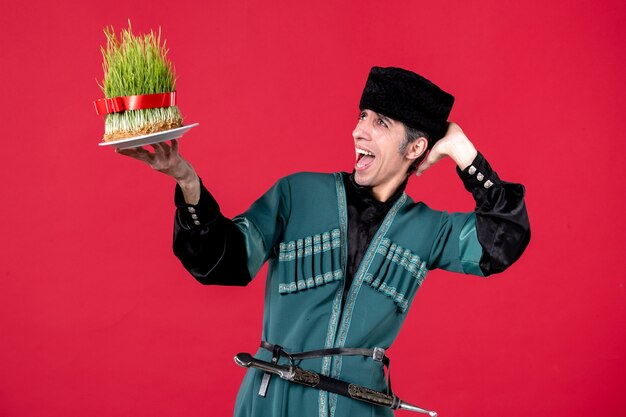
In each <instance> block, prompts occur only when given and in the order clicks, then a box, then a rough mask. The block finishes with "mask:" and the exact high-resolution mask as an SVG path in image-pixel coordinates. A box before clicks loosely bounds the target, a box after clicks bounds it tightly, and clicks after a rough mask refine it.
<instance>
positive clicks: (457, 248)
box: [428, 212, 484, 277]
mask: <svg viewBox="0 0 626 417" xmlns="http://www.w3.org/2000/svg"><path fill="white" fill-rule="evenodd" d="M482 254H483V248H482V246H481V245H480V242H479V241H478V235H477V234H476V215H475V214H474V213H447V212H443V213H441V220H440V223H439V230H438V232H437V237H436V239H435V242H434V244H433V247H432V250H431V253H430V257H429V259H430V265H429V266H428V268H429V269H436V268H441V269H445V270H446V271H453V272H461V273H464V274H471V275H478V276H481V277H482V276H484V274H483V272H482V271H481V269H480V258H481V257H482Z"/></svg>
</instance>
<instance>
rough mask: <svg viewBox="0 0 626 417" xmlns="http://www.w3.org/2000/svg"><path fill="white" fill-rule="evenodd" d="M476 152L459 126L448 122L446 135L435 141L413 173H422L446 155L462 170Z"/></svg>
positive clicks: (470, 161)
mask: <svg viewBox="0 0 626 417" xmlns="http://www.w3.org/2000/svg"><path fill="white" fill-rule="evenodd" d="M477 154H478V151H477V150H476V148H475V147H474V145H472V142H470V140H469V139H468V138H467V136H465V133H463V130H462V129H461V127H460V126H459V125H457V124H456V123H454V122H450V123H448V130H447V131H446V135H445V136H444V137H443V138H441V139H439V140H438V141H437V142H436V143H435V145H434V146H433V147H432V149H431V150H430V152H429V153H428V155H427V156H426V158H425V159H424V161H423V162H422V163H421V164H420V165H419V166H418V167H417V171H415V175H418V176H419V175H422V174H423V173H424V171H426V170H427V169H428V168H430V167H431V166H433V165H434V164H436V163H437V162H439V161H441V160H442V159H444V158H445V157H447V156H449V157H450V158H452V160H453V161H454V162H455V163H456V164H457V165H458V166H459V168H460V169H461V170H464V169H465V168H466V167H467V166H469V165H470V164H471V163H472V161H473V160H474V158H476V155H477Z"/></svg>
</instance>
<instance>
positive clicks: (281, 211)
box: [233, 178, 291, 278]
mask: <svg viewBox="0 0 626 417" xmlns="http://www.w3.org/2000/svg"><path fill="white" fill-rule="evenodd" d="M290 208H291V192H290V188H289V181H288V180H287V179H286V178H283V179H280V180H279V181H278V182H277V183H276V184H274V186H273V187H272V188H270V189H269V190H268V191H267V192H266V193H265V194H263V196H261V197H260V198H259V199H258V200H257V201H255V202H254V203H253V204H252V206H250V208H249V209H248V210H247V211H245V212H244V213H243V214H241V215H239V216H237V217H235V218H234V219H233V222H234V223H235V225H237V227H238V228H239V230H241V232H242V233H243V235H244V240H245V245H246V251H247V255H248V271H249V273H250V277H252V278H254V276H255V275H256V274H257V272H259V269H261V267H262V266H263V264H264V263H265V261H267V260H268V259H269V258H271V257H272V256H273V255H274V248H275V247H276V245H277V244H278V243H279V242H280V239H281V237H282V234H283V230H284V227H285V225H286V224H287V220H288V218H289V212H290Z"/></svg>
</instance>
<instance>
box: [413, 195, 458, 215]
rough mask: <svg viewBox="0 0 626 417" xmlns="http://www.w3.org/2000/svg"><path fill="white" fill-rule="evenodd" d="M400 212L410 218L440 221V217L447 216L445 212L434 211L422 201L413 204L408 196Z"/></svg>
mask: <svg viewBox="0 0 626 417" xmlns="http://www.w3.org/2000/svg"><path fill="white" fill-rule="evenodd" d="M401 212H402V213H403V214H405V215H407V216H410V217H414V216H419V217H421V218H429V219H440V218H441V217H442V216H447V215H448V212H447V211H442V210H435V209H433V208H431V207H429V206H428V205H427V204H426V203H424V202H423V201H418V202H415V201H414V200H413V199H412V198H411V197H410V196H409V195H408V194H407V198H406V202H405V203H404V206H403V207H402V210H401Z"/></svg>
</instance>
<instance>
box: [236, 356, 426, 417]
mask: <svg viewBox="0 0 626 417" xmlns="http://www.w3.org/2000/svg"><path fill="white" fill-rule="evenodd" d="M235 363H236V364H237V365H239V366H241V367H242V368H257V369H260V370H262V371H265V372H269V373H272V374H275V375H278V376H279V377H280V378H282V379H284V380H287V381H290V382H293V383H295V384H300V385H306V386H307V387H312V388H317V389H322V390H324V391H328V392H332V393H334V394H339V395H342V396H344V397H348V398H352V399H355V400H359V401H364V402H367V403H370V404H375V405H380V406H383V407H388V408H391V409H392V410H396V409H398V408H399V409H401V410H408V411H415V412H417V413H423V414H428V415H429V416H430V417H437V413H436V412H434V411H428V410H424V409H423V408H420V407H417V406H414V405H411V404H409V403H407V402H404V401H402V400H401V399H400V398H399V397H398V396H397V395H395V394H394V395H389V394H386V393H384V392H380V391H375V390H373V389H370V388H366V387H363V386H361V385H356V384H351V383H349V382H346V381H341V380H339V379H335V378H331V377H328V376H325V375H320V374H318V373H316V372H313V371H307V370H305V369H302V368H300V367H299V366H295V365H291V366H287V365H277V364H273V363H270V362H266V361H262V360H259V359H256V358H255V357H253V356H252V355H250V354H249V353H238V354H237V355H236V356H235Z"/></svg>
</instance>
